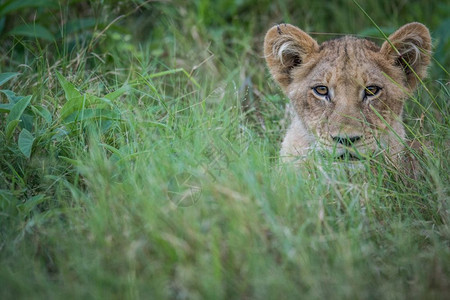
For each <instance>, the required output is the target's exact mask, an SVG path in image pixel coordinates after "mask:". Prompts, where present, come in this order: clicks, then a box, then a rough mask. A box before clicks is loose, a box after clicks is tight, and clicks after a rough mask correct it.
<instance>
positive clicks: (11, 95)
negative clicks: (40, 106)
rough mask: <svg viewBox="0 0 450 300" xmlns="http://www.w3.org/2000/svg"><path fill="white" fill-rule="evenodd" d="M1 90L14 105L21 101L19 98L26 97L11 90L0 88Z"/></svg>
mask: <svg viewBox="0 0 450 300" xmlns="http://www.w3.org/2000/svg"><path fill="white" fill-rule="evenodd" d="M0 92H1V93H3V94H5V96H6V98H8V100H9V102H10V103H11V104H13V105H14V104H16V103H17V102H19V100H20V99H22V98H23V97H24V96H17V95H16V93H14V92H13V91H10V90H0Z"/></svg>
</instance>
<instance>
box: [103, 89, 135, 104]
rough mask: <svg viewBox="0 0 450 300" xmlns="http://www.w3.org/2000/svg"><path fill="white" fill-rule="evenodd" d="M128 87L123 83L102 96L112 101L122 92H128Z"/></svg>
mask: <svg viewBox="0 0 450 300" xmlns="http://www.w3.org/2000/svg"><path fill="white" fill-rule="evenodd" d="M129 88H130V87H129V86H127V85H125V86H123V87H121V88H119V89H117V90H115V91H114V92H111V93H109V94H107V95H105V96H104V97H103V98H105V99H108V100H110V101H114V100H115V99H117V98H119V97H120V96H122V95H123V94H125V93H126V92H128V90H129Z"/></svg>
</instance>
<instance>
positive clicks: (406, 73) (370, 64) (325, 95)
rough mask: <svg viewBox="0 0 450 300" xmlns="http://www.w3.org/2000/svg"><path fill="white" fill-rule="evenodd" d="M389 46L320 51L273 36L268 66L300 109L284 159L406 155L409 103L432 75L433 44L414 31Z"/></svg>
mask: <svg viewBox="0 0 450 300" xmlns="http://www.w3.org/2000/svg"><path fill="white" fill-rule="evenodd" d="M389 40H390V42H388V41H386V42H384V44H383V45H382V46H381V48H380V47H378V46H377V45H375V44H374V43H372V42H370V41H368V40H365V39H358V38H355V37H351V36H345V37H343V38H340V39H336V40H330V41H327V42H324V43H323V44H321V45H319V44H318V43H317V42H316V41H315V40H314V39H313V38H311V37H310V36H309V35H308V34H306V33H305V32H303V31H302V30H300V29H298V28H297V27H294V26H292V25H279V26H274V27H273V28H271V29H270V30H269V31H268V33H267V35H266V37H265V42H264V52H265V58H266V61H267V64H268V67H269V69H270V72H271V74H272V76H273V77H274V79H275V80H276V81H277V82H278V83H279V85H280V86H281V88H282V89H283V91H284V92H285V94H286V95H287V96H288V97H289V99H290V101H291V103H292V107H293V109H294V118H293V120H292V124H291V127H290V128H289V129H288V132H287V134H286V137H285V139H284V141H283V144H282V149H281V154H282V156H294V157H295V156H299V155H304V154H306V153H307V152H308V150H310V149H312V148H315V149H319V150H320V151H321V152H327V153H330V154H332V155H333V156H336V157H342V156H347V155H348V156H350V157H352V158H356V157H360V156H361V154H368V153H374V152H375V153H376V152H384V153H389V155H390V156H392V155H395V154H396V153H398V152H400V151H401V150H402V142H401V139H403V138H404V136H405V134H404V129H403V125H402V120H401V116H402V111H403V104H404V100H405V99H406V98H407V97H408V94H410V93H412V92H413V91H414V90H415V88H416V87H417V85H418V83H419V82H420V79H421V78H423V77H425V75H426V68H427V66H428V64H429V62H430V58H429V55H428V54H427V53H428V52H429V51H430V50H431V39H430V34H429V32H428V30H427V28H426V27H425V26H424V25H422V24H419V23H410V24H407V25H405V26H403V27H401V28H400V29H399V30H398V31H396V32H395V33H394V34H392V35H391V36H390V37H389Z"/></svg>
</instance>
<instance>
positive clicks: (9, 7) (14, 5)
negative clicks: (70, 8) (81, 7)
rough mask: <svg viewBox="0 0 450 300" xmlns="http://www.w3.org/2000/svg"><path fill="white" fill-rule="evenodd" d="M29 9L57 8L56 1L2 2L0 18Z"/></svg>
mask: <svg viewBox="0 0 450 300" xmlns="http://www.w3.org/2000/svg"><path fill="white" fill-rule="evenodd" d="M29 7H48V8H58V2H57V1H56V0H10V1H5V2H3V1H2V4H1V5H0V16H4V15H6V14H7V13H10V12H13V11H16V10H19V9H22V8H29Z"/></svg>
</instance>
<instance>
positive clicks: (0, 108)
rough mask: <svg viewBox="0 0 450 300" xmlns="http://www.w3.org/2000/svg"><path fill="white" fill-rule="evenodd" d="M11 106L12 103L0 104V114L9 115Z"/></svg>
mask: <svg viewBox="0 0 450 300" xmlns="http://www.w3.org/2000/svg"><path fill="white" fill-rule="evenodd" d="M13 106H14V104H13V103H6V104H0V113H9V112H10V111H11V108H12V107H13Z"/></svg>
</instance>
